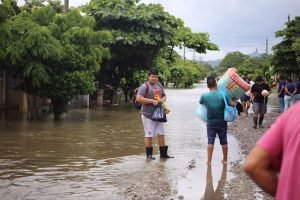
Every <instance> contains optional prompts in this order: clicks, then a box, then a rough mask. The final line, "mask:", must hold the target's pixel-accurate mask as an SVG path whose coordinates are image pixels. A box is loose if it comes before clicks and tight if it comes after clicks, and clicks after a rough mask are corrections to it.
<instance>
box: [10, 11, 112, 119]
mask: <svg viewBox="0 0 300 200" xmlns="http://www.w3.org/2000/svg"><path fill="white" fill-rule="evenodd" d="M9 26H10V27H9V30H10V31H11V34H12V35H13V37H12V39H11V40H10V45H9V46H8V48H7V52H6V59H7V62H8V63H10V64H9V65H7V66H6V68H7V70H9V72H10V73H11V74H15V76H16V77H18V78H20V79H21V80H23V89H24V91H25V92H26V93H28V94H31V95H33V96H42V97H47V98H50V99H51V103H52V107H53V111H54V117H55V119H59V118H60V115H61V114H62V113H63V112H64V111H66V110H67V107H68V102H69V101H70V100H71V99H72V98H73V97H74V96H75V95H79V94H89V93H91V92H93V90H94V89H95V84H94V79H95V73H96V72H98V71H99V69H100V63H101V62H102V59H103V58H109V50H108V48H107V47H105V44H106V43H109V42H110V39H111V34H110V33H109V32H107V31H97V32H95V31H93V28H94V26H95V21H94V19H93V18H92V17H87V16H82V15H81V14H80V12H79V10H78V9H74V10H71V11H70V12H69V13H67V14H57V13H56V12H55V10H54V9H53V8H52V7H50V6H44V7H39V8H35V9H34V10H32V12H23V13H21V14H19V15H18V16H17V17H16V18H15V19H13V20H10V22H9ZM33 113H36V112H35V110H34V111H33Z"/></svg>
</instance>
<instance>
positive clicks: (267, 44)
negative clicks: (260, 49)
mask: <svg viewBox="0 0 300 200" xmlns="http://www.w3.org/2000/svg"><path fill="white" fill-rule="evenodd" d="M268 48H269V47H268V38H267V39H266V55H268Z"/></svg>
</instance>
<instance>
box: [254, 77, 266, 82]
mask: <svg viewBox="0 0 300 200" xmlns="http://www.w3.org/2000/svg"><path fill="white" fill-rule="evenodd" d="M263 80H264V79H263V78H262V76H257V77H256V79H255V81H256V82H260V81H263Z"/></svg>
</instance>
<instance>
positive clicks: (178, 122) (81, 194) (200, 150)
mask: <svg viewBox="0 0 300 200" xmlns="http://www.w3.org/2000/svg"><path fill="white" fill-rule="evenodd" d="M205 91H207V89H206V86H205V84H196V85H195V87H194V88H192V89H166V94H167V104H168V106H169V107H170V108H171V113H170V114H168V115H167V117H168V122H167V123H166V143H167V145H169V154H170V155H172V156H175V158H173V159H168V160H166V161H163V160H160V159H159V155H158V146H157V141H156V140H154V141H155V142H154V154H155V157H157V159H156V160H154V161H151V162H146V161H145V149H144V145H143V137H144V134H143V128H142V124H141V119H140V116H139V113H138V111H137V110H135V108H133V106H131V105H121V106H118V107H113V108H98V109H74V110H71V111H70V112H69V113H68V114H67V116H66V119H65V120H63V121H61V122H54V121H52V120H43V121H26V120H19V119H15V118H10V117H4V118H6V119H5V120H4V119H2V120H0V197H1V200H11V199H43V200H44V199H49V200H50V199H51V200H53V199H76V200H77V199H105V200H106V199H110V200H114V199H118V200H119V199H126V198H127V196H126V195H125V194H126V192H128V190H129V189H130V187H133V186H134V185H138V184H142V187H144V188H150V189H151V187H152V186H151V185H150V184H152V182H150V183H149V182H148V181H146V180H144V179H145V178H143V177H147V178H148V177H151V176H149V174H151V173H156V172H158V171H159V173H160V179H163V180H166V181H165V182H164V184H168V187H167V188H169V190H170V193H173V194H174V193H175V194H176V196H178V197H179V198H181V197H183V198H184V199H190V200H194V199H209V198H212V196H214V199H224V196H226V194H224V192H223V189H224V186H225V183H226V181H229V180H230V178H232V174H231V173H230V172H229V171H230V170H229V169H227V166H226V165H225V166H223V165H222V164H221V160H222V150H221V147H220V145H219V140H218V139H217V140H216V143H215V144H216V145H215V151H214V154H213V163H212V165H211V167H208V166H207V165H206V147H207V141H206V126H205V124H204V123H203V122H201V121H200V120H199V119H198V117H197V116H196V114H195V111H196V108H197V106H198V101H199V97H200V94H201V93H203V92H205ZM7 116H8V115H7ZM2 117H3V115H2ZM238 159H240V149H239V148H238V145H237V142H236V140H235V139H234V138H233V137H232V136H230V135H229V162H234V161H236V160H238ZM228 167H229V166H228ZM147 184H149V185H147ZM155 192H158V194H157V195H158V197H159V199H168V197H167V196H166V195H161V196H160V195H159V190H158V191H155ZM143 199H147V198H143Z"/></svg>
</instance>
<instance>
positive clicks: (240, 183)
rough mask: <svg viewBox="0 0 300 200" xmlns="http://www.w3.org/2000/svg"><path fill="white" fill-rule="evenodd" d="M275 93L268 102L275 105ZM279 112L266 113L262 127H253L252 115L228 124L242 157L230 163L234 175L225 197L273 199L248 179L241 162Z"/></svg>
mask: <svg viewBox="0 0 300 200" xmlns="http://www.w3.org/2000/svg"><path fill="white" fill-rule="evenodd" d="M276 101H277V98H276V95H274V94H273V95H271V96H270V98H269V103H270V104H273V105H276V103H277V102H276ZM278 115H279V113H278V112H276V111H274V112H271V113H267V114H266V115H265V119H264V122H263V125H264V128H258V129H254V128H253V127H252V125H253V117H252V115H249V116H248V117H243V116H240V117H239V118H238V119H237V120H236V121H235V122H234V123H232V124H231V125H229V128H228V133H229V134H231V135H233V136H234V137H235V138H236V139H237V141H238V143H239V146H240V148H241V151H242V157H243V158H242V159H241V160H238V161H236V162H232V163H230V165H231V169H232V173H233V174H234V175H235V177H234V178H233V179H232V180H230V182H228V184H227V187H226V191H225V193H227V194H228V196H227V199H244V200H248V199H249V200H250V199H256V197H258V198H259V199H267V200H269V199H274V198H273V197H271V196H269V195H268V194H266V193H265V192H263V191H261V190H260V189H259V188H258V187H257V186H256V184H255V183H254V182H253V181H252V180H251V179H250V177H249V176H248V175H247V174H245V172H244V171H243V166H242V165H243V162H244V159H245V158H246V157H247V155H248V154H249V152H250V151H251V149H252V148H253V147H254V146H255V144H256V142H257V141H258V140H259V138H260V137H261V136H262V135H263V134H264V133H265V132H266V131H267V130H268V129H269V128H270V126H271V125H272V124H273V123H274V122H275V120H276V118H277V117H278Z"/></svg>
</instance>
